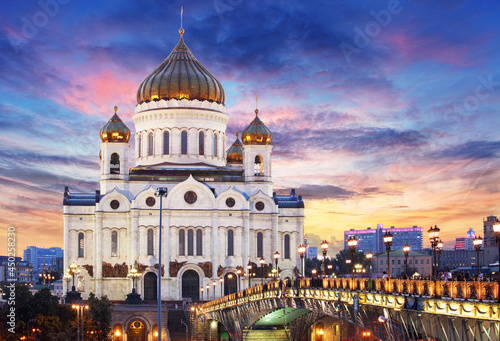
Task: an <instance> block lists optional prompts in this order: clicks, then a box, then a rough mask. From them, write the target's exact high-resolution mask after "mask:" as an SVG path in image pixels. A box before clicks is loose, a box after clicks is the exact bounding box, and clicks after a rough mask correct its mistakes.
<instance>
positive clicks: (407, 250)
mask: <svg viewBox="0 0 500 341" xmlns="http://www.w3.org/2000/svg"><path fill="white" fill-rule="evenodd" d="M403 253H404V254H405V264H406V271H405V273H406V277H408V255H409V254H410V245H408V243H406V244H405V246H403Z"/></svg>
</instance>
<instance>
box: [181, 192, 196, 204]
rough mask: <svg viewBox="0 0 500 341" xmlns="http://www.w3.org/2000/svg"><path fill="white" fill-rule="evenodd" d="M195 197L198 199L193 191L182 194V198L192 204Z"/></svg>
mask: <svg viewBox="0 0 500 341" xmlns="http://www.w3.org/2000/svg"><path fill="white" fill-rule="evenodd" d="M196 199H198V197H197V195H196V193H195V192H193V191H187V192H186V194H184V200H185V201H186V202H187V203H188V204H194V203H195V202H196Z"/></svg>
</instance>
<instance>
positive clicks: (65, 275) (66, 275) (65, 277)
mask: <svg viewBox="0 0 500 341" xmlns="http://www.w3.org/2000/svg"><path fill="white" fill-rule="evenodd" d="M63 278H64V281H65V282H66V294H67V293H68V291H69V281H70V280H71V272H70V270H69V269H68V270H66V273H65V274H64V277H63Z"/></svg>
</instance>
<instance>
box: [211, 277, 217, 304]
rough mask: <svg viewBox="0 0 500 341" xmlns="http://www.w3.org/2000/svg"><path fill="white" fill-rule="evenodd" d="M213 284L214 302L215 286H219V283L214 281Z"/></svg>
mask: <svg viewBox="0 0 500 341" xmlns="http://www.w3.org/2000/svg"><path fill="white" fill-rule="evenodd" d="M212 284H213V286H214V300H215V286H216V285H217V282H216V281H214V282H213V283H212Z"/></svg>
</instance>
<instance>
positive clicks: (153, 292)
mask: <svg viewBox="0 0 500 341" xmlns="http://www.w3.org/2000/svg"><path fill="white" fill-rule="evenodd" d="M157 294H158V277H156V274H155V273H154V272H148V273H147V274H146V275H144V300H145V301H156V298H157Z"/></svg>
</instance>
